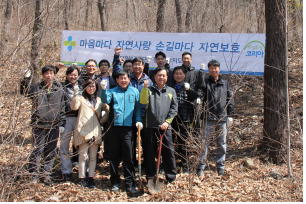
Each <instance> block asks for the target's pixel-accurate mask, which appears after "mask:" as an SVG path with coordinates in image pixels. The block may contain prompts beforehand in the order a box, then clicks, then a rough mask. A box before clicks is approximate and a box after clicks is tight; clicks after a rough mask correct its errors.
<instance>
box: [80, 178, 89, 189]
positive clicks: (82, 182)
mask: <svg viewBox="0 0 306 204" xmlns="http://www.w3.org/2000/svg"><path fill="white" fill-rule="evenodd" d="M80 184H81V186H82V187H84V188H88V184H87V181H86V179H81V180H80Z"/></svg>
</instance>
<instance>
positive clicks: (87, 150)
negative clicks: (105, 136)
mask: <svg viewBox="0 0 306 204" xmlns="http://www.w3.org/2000/svg"><path fill="white" fill-rule="evenodd" d="M99 146H100V145H99V144H94V143H93V144H91V143H88V142H86V143H83V144H81V145H79V178H86V174H85V171H86V161H87V160H88V168H89V170H88V177H94V176H95V170H96V164H97V152H98V147H99ZM88 155H89V157H88Z"/></svg>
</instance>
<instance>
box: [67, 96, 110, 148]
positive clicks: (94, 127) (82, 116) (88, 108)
mask: <svg viewBox="0 0 306 204" xmlns="http://www.w3.org/2000/svg"><path fill="white" fill-rule="evenodd" d="M71 110H79V114H78V118H77V122H76V129H75V130H74V132H73V137H74V139H73V145H74V146H75V147H76V148H77V149H78V148H79V145H80V144H83V143H85V142H87V141H89V140H90V139H92V138H93V137H94V138H95V142H94V143H95V144H101V143H102V130H101V125H100V123H99V121H98V118H97V116H96V114H95V112H94V111H93V109H92V105H91V104H90V102H89V101H88V100H87V99H85V98H84V97H83V96H78V95H77V96H74V97H73V98H72V100H71ZM95 110H96V112H97V114H98V116H99V117H100V118H101V111H102V110H104V111H105V112H106V113H105V114H104V115H103V117H102V119H101V122H102V123H103V122H106V121H107V120H108V115H109V107H108V105H107V104H104V103H102V102H101V99H100V98H99V97H97V102H96V106H95Z"/></svg>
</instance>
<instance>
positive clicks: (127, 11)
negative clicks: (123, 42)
mask: <svg viewBox="0 0 306 204" xmlns="http://www.w3.org/2000/svg"><path fill="white" fill-rule="evenodd" d="M125 1H126V2H125V12H126V13H125V20H128V19H129V0H125ZM127 22H128V21H127Z"/></svg>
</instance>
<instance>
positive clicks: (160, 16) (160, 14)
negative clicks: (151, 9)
mask: <svg viewBox="0 0 306 204" xmlns="http://www.w3.org/2000/svg"><path fill="white" fill-rule="evenodd" d="M165 10H166V0H159V1H158V9H157V20H156V32H164V27H165V26H164V24H165Z"/></svg>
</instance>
